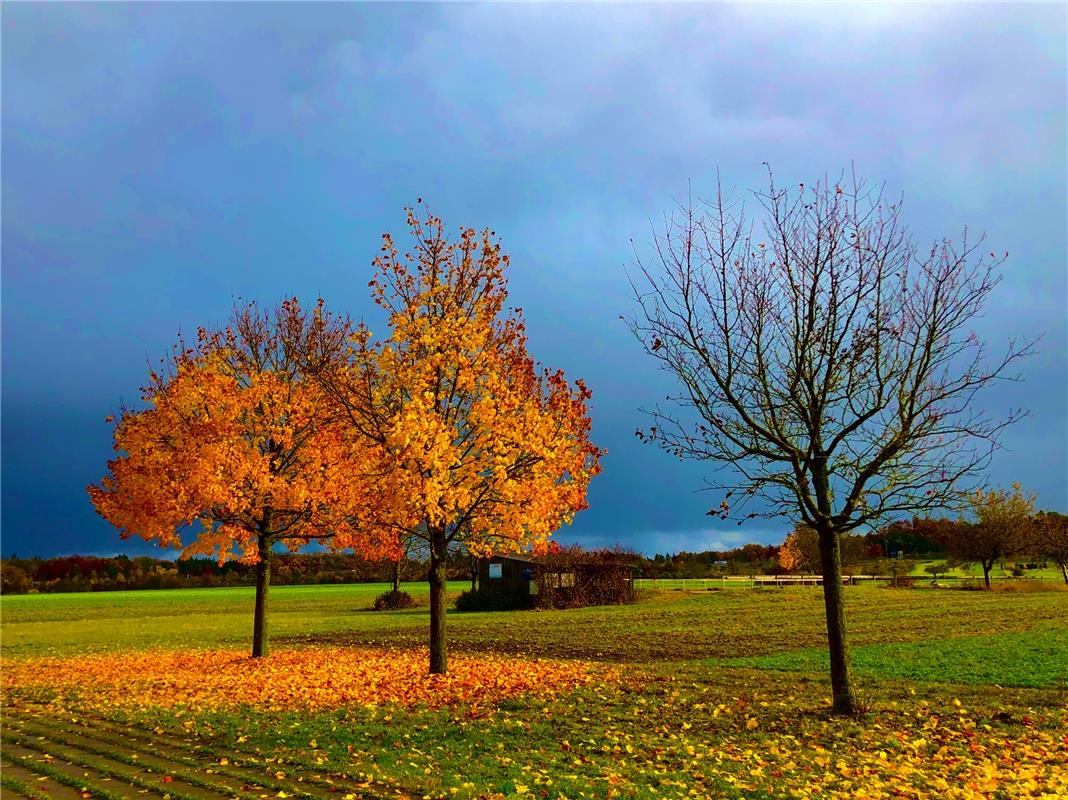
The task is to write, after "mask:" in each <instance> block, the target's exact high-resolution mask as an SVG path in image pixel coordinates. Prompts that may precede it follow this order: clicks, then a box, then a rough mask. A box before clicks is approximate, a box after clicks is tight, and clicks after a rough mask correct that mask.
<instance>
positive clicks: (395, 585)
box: [393, 560, 401, 592]
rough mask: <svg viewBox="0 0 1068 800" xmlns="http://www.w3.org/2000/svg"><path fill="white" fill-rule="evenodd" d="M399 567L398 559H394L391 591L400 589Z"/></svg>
mask: <svg viewBox="0 0 1068 800" xmlns="http://www.w3.org/2000/svg"><path fill="white" fill-rule="evenodd" d="M400 569H401V562H400V560H397V561H394V562H393V591H394V592H399V591H400Z"/></svg>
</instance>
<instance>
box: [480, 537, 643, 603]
mask: <svg viewBox="0 0 1068 800" xmlns="http://www.w3.org/2000/svg"><path fill="white" fill-rule="evenodd" d="M478 585H479V588H480V589H486V590H490V591H501V592H506V593H514V594H515V596H516V605H520V606H526V607H531V608H577V607H579V606H592V605H619V604H621V603H630V602H633V601H634V568H633V566H632V564H631V562H630V560H629V559H628V558H627V557H626V556H625V555H623V554H619V553H615V552H613V551H596V550H595V551H585V550H581V549H579V548H563V549H561V550H560V551H558V552H555V553H550V554H547V555H544V556H530V555H522V554H519V555H495V556H491V557H489V558H483V559H481V560H480V562H479V569H478Z"/></svg>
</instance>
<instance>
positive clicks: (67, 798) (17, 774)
mask: <svg viewBox="0 0 1068 800" xmlns="http://www.w3.org/2000/svg"><path fill="white" fill-rule="evenodd" d="M0 780H3V781H4V784H3V785H4V787H5V790H4V794H5V796H6V795H7V794H9V793H11V796H12V797H13V796H14V795H15V794H16V793H17V794H21V795H24V796H26V797H29V798H31V800H44V798H50V800H82V795H81V792H78V791H75V790H74V789H73V788H71V787H70V786H66V785H64V784H62V783H59V782H58V781H56V779H55V778H49V777H48V776H47V775H42V774H41V773H40V772H36V771H34V770H33V768H32V767H26V766H23V765H22V764H16V763H15V762H14V761H11V760H9V759H8V758H7V753H6V752H5V753H4V758H3V760H2V761H0ZM18 784H21V785H18Z"/></svg>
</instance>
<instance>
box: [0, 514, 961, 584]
mask: <svg viewBox="0 0 1068 800" xmlns="http://www.w3.org/2000/svg"><path fill="white" fill-rule="evenodd" d="M843 538H844V539H845V540H846V541H843V548H842V550H843V556H844V559H843V560H844V561H846V562H849V563H861V562H865V561H874V560H877V559H880V558H887V557H893V556H896V555H897V553H898V552H902V553H903V554H906V555H908V556H917V557H921V556H922V557H936V556H943V555H945V551H944V548H943V547H942V545H941V544H940V543H939V542H938V541H937V540H935V539H934V538H931V537H929V536H927V535H925V534H924V533H921V532H917V531H914V530H912V529H911V527H910V526H908V525H900V524H895V525H889V526H885V527H884V528H882V529H880V530H878V531H874V532H871V533H868V534H865V535H857V536H848V537H843ZM780 547H781V545H776V544H757V543H747V544H744V545H741V546H739V547H735V548H730V549H727V550H702V551H695V552H690V551H685V550H682V551H678V552H674V553H657V554H654V555H652V556H646V555H644V554H641V553H638V552H635V551H632V550H628V549H626V548H622V547H617V548H616V550H617V551H618V552H620V553H622V554H625V555H626V557H627V558H628V559H630V560H631V561H632V563H633V566H634V576H635V577H638V578H665V579H669V578H706V577H718V576H721V575H778V574H785V573H787V572H790V571H791V570H787V569H785V568H784V567H783V566H782V565H781V564H780V560H779V549H780ZM588 549H589V550H596V549H598V548H588ZM273 558H274V559H275V564H276V566H275V568H274V575H273V579H272V582H273V583H275V584H276V585H283V586H293V585H316V584H351V583H390V582H392V581H393V580H394V572H395V570H396V563H395V562H391V561H382V560H377V561H372V560H368V559H364V558H361V557H360V556H358V555H355V554H347V553H276V554H274V556H273ZM428 567H429V559H427V558H420V557H407V558H405V559H403V560H402V561H401V562H400V581H401V583H418V582H424V581H426V579H427V576H426V571H427V569H428ZM474 571H475V567H474V562H473V560H472V557H471V556H469V555H466V554H457V555H456V556H454V557H453V558H451V559H450V563H449V578H450V579H451V580H459V581H469V580H471V578H472V573H473V572H474ZM255 579H256V566H255V564H245V563H242V562H240V561H227V562H224V563H222V564H220V563H219V562H218V561H217V560H215V559H213V558H207V557H192V558H186V559H182V558H170V559H168V558H161V557H156V556H127V555H125V554H117V555H115V556H110V557H108V556H83V555H67V556H53V557H47V558H46V557H41V556H31V557H28V558H20V557H18V556H17V555H16V554H12V555H11V556H10V557H7V558H2V559H0V593H3V594H26V593H30V592H37V593H43V594H50V593H62V592H92V591H126V590H146V589H181V588H211V587H227V586H252V585H254V584H255Z"/></svg>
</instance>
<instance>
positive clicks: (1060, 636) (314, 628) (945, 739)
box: [0, 583, 1068, 800]
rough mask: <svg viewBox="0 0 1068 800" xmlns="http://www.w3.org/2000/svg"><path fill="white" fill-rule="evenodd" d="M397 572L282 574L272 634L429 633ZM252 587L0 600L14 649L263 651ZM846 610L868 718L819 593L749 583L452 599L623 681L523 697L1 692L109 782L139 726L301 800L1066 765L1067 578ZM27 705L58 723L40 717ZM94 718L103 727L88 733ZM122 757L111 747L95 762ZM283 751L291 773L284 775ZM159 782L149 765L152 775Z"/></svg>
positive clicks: (726, 788)
mask: <svg viewBox="0 0 1068 800" xmlns="http://www.w3.org/2000/svg"><path fill="white" fill-rule="evenodd" d="M385 588H387V587H385V586H384V585H374V586H366V585H365V586H323V587H318V586H316V587H276V588H274V589H272V591H271V599H270V604H271V605H270V633H271V641H272V644H273V646H274V647H276V648H277V647H283V646H287V647H315V646H318V645H327V644H328V645H353V646H360V645H375V646H387V647H423V646H425V643H426V637H427V628H428V609H427V607H426V605H425V602H426V589H425V585H418V584H414V585H408V586H406V587H405V588H406V590H407V591H409V592H411V593H412V594H413V595H414V596H416V597H417V598H420V599H421V600H422V601H423V603H424V604H423V605H422V606H420V607H417V608H415V609H411V610H406V611H397V612H372V611H369V610H368V608H369V606H370V604H371V602H372V600H373V599H374V597H375V596H376V595H377V594H379V593H381V592H382V591H383V590H384V589H385ZM463 588H465V585H464V584H462V583H457V584H454V585H453V586H452V587H451V589H452V590H453V591H456V592H459V591H460V590H462V589H463ZM252 601H253V592H252V590H251V589H246V588H235V589H201V590H183V591H179V590H174V591H158V592H128V593H106V594H105V593H99V594H70V595H36V596H21V597H4V598H0V620H2V621H0V654H2V657H3V658H4V659H13V658H16V659H21V658H32V657H37V656H45V655H73V654H78V653H83V652H89V651H102V650H130V649H143V648H146V647H173V648H191V647H220V646H222V647H236V648H248V647H249V646H250V640H251V628H252ZM846 603H847V620H848V624H849V635H850V640H851V642H852V644H853V653H854V660H855V668H856V675H857V679H858V684H859V686H860V690H861V695H862V697H863V698H864V700H865V703H866V704H868V706H869V707H870V709H871V711H870V713H869V714H868V715H867V716H866V717H863V718H860V719H849V720H835V719H832V718H829V717H828V716H827V714H826V710H827V704H828V695H829V690H828V686H827V679H826V656H825V654H824V651H823V648H824V646H825V641H826V632H825V623H824V617H823V599H822V592H821V591H820V590H819V589H814V588H811V587H809V588H801V587H797V588H784V589H760V590H753V589H746V588H739V589H736V590H735V589H732V590H730V591H718V592H679V591H645V592H642V593H641V597H640V602H638V603H636V604H634V605H631V606H615V607H602V608H589V609H576V610H571V611H554V612H509V613H471V614H459V613H450V615H449V623H448V624H449V631H448V638H449V644H450V649H451V651H452V652H457V651H463V652H473V653H480V652H486V653H507V654H524V655H530V656H537V657H546V656H551V657H562V658H583V659H589V660H595V661H600V662H606V663H608V664H611V665H615V666H616V667H617V668H618V671H619V675H620V680H618V681H614V682H608V683H605V684H595V685H592V686H589V687H587V688H584V689H581V690H579V691H577V692H573V693H569V694H566V695H549V696H547V697H542V698H539V699H536V700H535V699H531V698H518V699H514V700H510V701H507V702H505V703H503V704H501V705H500V706H499V707H498V708H496V709H495V710H493V711H491V712H488V713H487V712H480V713H478V714H473V715H472V714H470V713H469V710H468V709H465V708H444V709H437V710H426V709H416V710H405V709H402V708H398V707H390V706H385V707H379V708H362V707H353V708H342V709H337V710H333V711H326V712H317V713H306V712H286V711H270V710H267V709H263V708H241V709H237V710H233V709H231V710H226V709H212V708H196V709H176V710H163V709H154V708H141V709H139V710H136V711H127V712H120V711H114V712H113V713H111V714H110V716H109V718H108V719H107V720H99V719H94V718H93V717H92V715H91V714H90V715H83V714H80V713H78V711H77V709H76V708H71V709H66V713H63V714H57V713H56V712H55V710H49V709H48V707H47V706H42V705H38V704H37V703H35V702H34V701H35V700H37V699H45V695H41V696H40V697H35V696H34V695H33V694H32V693H30V692H28V693H25V694H22V695H20V694H19V693H18V692H17V691H16V692H15V694H14V695H13V697H14V701H15V704H14V705H13V706H12V705H8V706H6V707H5V714H8V715H12V714H14V717H13V720H14V727H12V722H11V720H12V718H11V717H9V723H8V725H9V726H8V728H7V730H8V731H9V733H8V734H7V735H8V736H16V735H22V734H17V730H18V729H19V727H20V726H23V728H22V729H24V730H25V731H26V734H25V735H24V738H23V739H22V741H24V742H25V743H26V745H27V746H32V747H35V748H37V749H39V750H47V749H49V748H51V747H52V746H51V745H49V744H47V742H44V743H42V742H40V741H39V740H38V739H36V738H35V736H32V735H30V734H31V733H33V732H35V731H38V730H41V729H42V728H40V726H44V727H49V726H50V729H51V730H53V731H55V736H57V737H59V738H60V739H62V738H63V737H64V736H66V737H68V740H69V741H72V742H75V743H77V742H79V741H80V742H81V745H80V747H81V748H82V755H81V756H79V758H80V759H81V762H82V763H85V764H91V765H96V768H97V772H98V773H99V774H100V775H104V774H105V772H106V773H107V774H112V773H115V774H119V773H121V772H122V771H123V770H124V769H126V768H127V767H128V766H129V765H128V764H127V761H128V760H129V759H130V753H128V752H127V751H126V749H122V750H116V751H115V752H114V753H113V754H112V752H111V750H110V749H108V748H107V747H105V744H106V742H111V741H115V742H119V741H122V742H128V743H129V745H128V747H129V749H130V750H131V751H132V750H138V751H140V752H144V753H154V755H155V757H157V758H173V759H177V761H176V763H178V762H180V766H181V769H179V768H178V767H175V768H174V769H175V773H176V774H175V778H176V780H177V779H178V778H182V779H184V780H185V781H186V782H187V785H189V786H198V785H200V786H207V785H208V784H214V783H215V782H217V781H219V780H222V779H223V778H224V777H226V776H227V775H228V774H229V773H228V772H227V771H228V770H229V771H233V777H235V779H236V776H238V775H239V774H244V773H241V772H240V771H241V770H244V771H245V772H247V771H248V770H249V769H252V768H253V767H256V765H259V767H256V768H259V769H261V770H262V768H263V765H265V764H267V763H268V762H267V761H266V759H267V758H270V759H271V761H270V762H269V763H270V764H271V765H272V766H271V768H270V769H268V770H267V771H266V772H264V773H263V774H262V775H261V778H260V780H261V784H262V785H263V786H264V787H265V788H267V789H269V791H270V794H271V796H275V795H276V794H277V792H278V791H282V789H280V788H279V787H284V786H288V785H290V784H287V781H292V780H294V778H292V776H295V775H299V776H302V777H301V778H300V780H303V781H304V782H303V783H301V784H300V785H299V786H297V784H295V783H293V784H292V787H293V791H290V789H289V788H286V789H285V790H284V791H285V793H286V794H288V795H289V796H291V797H296V796H297V795H298V794H299V792H300V791H301V789H300V787H304V788H307V789H309V790H310V789H311V788H313V787H315V786H319V787H320V788H321V787H322V786H324V785H330V784H329V781H334V780H337V781H343V780H350V781H351V782H352V783H353V785H363V782H365V781H366V780H368V779H370V781H371V784H372V785H373V786H375V787H379V788H380V789H381V795H380V796H382V797H385V796H389V797H413V798H419V797H423V796H429V797H431V798H446V797H448V798H451V797H457V798H458V800H468V798H470V799H471V800H474V798H500V797H515V798H519V797H523V798H524V800H525V798H526V797H530V796H535V797H545V798H559V797H567V798H576V797H586V798H591V799H592V798H605V797H610V796H616V795H617V794H618V796H620V797H632V798H640V799H642V800H644V799H645V798H648V799H649V800H652V798H660V797H669V798H670V797H678V798H682V797H739V798H743V797H744V798H761V797H785V796H792V795H794V794H797V793H801V792H802V791H809V792H810V793H812V794H813V795H815V794H820V795H821V796H828V797H830V796H835V793H836V792H837V793H838V796H840V797H850V796H854V795H856V794H858V793H864V792H867V793H868V794H869V795H871V794H878V793H877V792H874V790H873V789H872V786H873V785H874V784H872V783H870V782H868V783H865V782H864V781H869V779H871V780H874V778H872V777H871V776H872V775H874V774H876V773H873V772H872V766H871V765H872V764H879V763H882V762H880V759H881V758H889V761H888V762H887V763H888V764H892V765H893V769H890V768H889V767H888V768H887V770H886V772H885V774H883V773H878V774H879V775H882V777H881V778H879V779H880V780H881V779H884V778H885V779H886V780H888V781H891V782H892V785H897V786H901V787H908V791H910V792H912V794H913V795H914V796H915V795H917V793H918V794H919V795H922V794H923V793H924V792H931V791H935V790H934V789H932V788H931V787H932V786H935V785H936V784H937V781H938V780H941V779H946V780H950V781H951V783H952V782H953V781H958V782H959V783H961V784H962V785H963V784H965V783H967V782H968V781H970V780H973V779H975V778H974V776H970V773H968V774H966V773H965V772H964V771H966V770H967V769H970V765H976V764H981V763H983V759H984V758H986V756H985V755H984V754H985V753H987V752H991V753H995V754H999V753H1002V752H1003V751H1005V749H1006V748H1014V750H1013V753H1014V756H1013V758H1014V759H1016V761H1014V762H1013V764H1012V766H1011V769H1010V768H1009V767H1006V768H1005V769H1006V772H1005V774H1006V776H1008V777H1006V778H1005V780H1006V781H1011V780H1013V778H1012V776H1013V775H1015V774H1016V772H1020V774H1023V772H1022V770H1024V769H1025V768H1026V770H1032V771H1034V770H1038V772H1034V773H1033V774H1037V775H1039V776H1040V778H1039V779H1036V780H1041V781H1052V780H1054V778H1055V775H1056V774H1057V773H1056V770H1057V769H1060V768H1061V765H1063V763H1064V761H1065V745H1064V740H1063V730H1064V729H1065V726H1066V725H1068V711H1066V709H1068V704H1066V699H1068V687H1066V686H1065V682H1064V677H1065V675H1066V674H1068V592H1061V591H1051V592H1034V593H1029V592H1020V593H1000V592H963V591H951V590H944V591H942V590H904V589H899V590H895V589H889V588H881V587H871V586H864V587H849V588H847V589H846ZM27 713H37V714H40V720H41V721H40V722H39V723H38V722H34V721H33V719H31V720H30V721H28V722H27V721H25V720H24V719H23V716H22V715H25V714H27ZM126 724H134V725H136V726H137V727H136V729H135V733H134V734H131V735H130V736H125V735H123V734H122V733H121V726H122V725H126ZM78 726H85V729H86V730H87V731H89V732H90V733H89V734H87V735H90V736H91V737H95V738H93V739H92V741H86V740H85V739H84V738H83V739H78V738H77V736H76V734H77V729H78ZM136 731H140V732H141V733H140V734H136ZM976 736H978V738H976ZM154 741H155V742H157V743H158V747H156V748H154V747H153V744H152V743H153V742H154ZM93 742H96V744H94V743H93ZM101 742H104V743H105V744H101ZM976 744H978V746H979V749H975V748H974V747H973V745H976ZM124 747H125V745H124ZM57 752H58V751H57ZM880 753H882V754H883V755H882V756H880V755H879V754H880ZM938 753H943V754H947V753H948V754H950V755H952V757H953V758H954V759H955V760H954V761H953V762H952V763H953V764H954V765H955V766H952V767H946V766H944V765H942V764H940V763H939V762H938V761H937V758H936V755H937V754H938ZM886 754H889V755H886ZM105 756H107V757H108V758H110V759H111V761H109V762H108V764H103V763H101V762H100V759H104V758H105ZM179 756H181V757H182V758H185V757H186V756H189V757H195V758H201V759H203V764H205V765H213V764H214V765H218V764H219V763H220V761H221V760H222V759H223V758H227V759H228V760H229V761H230V766H216V769H218V770H219V771H218V772H217V773H207V772H204V771H194V772H190V771H189V770H195V769H196V768H195V766H194V765H193V764H192V763H191V762H187V761H184V760H182V759H181V758H179ZM998 758H1001V756H998ZM255 759H259V760H255ZM239 762H240V764H241V766H240V767H237V766H235V765H237V764H238V763H239ZM1017 762H1018V763H1019V764H1022V765H1023V766H1020V767H1019V768H1018V766H1017ZM19 763H20V764H21V763H24V762H21V761H20V762H19ZM997 763H1003V762H997ZM1006 763H1007V762H1006ZM828 764H832V765H835V764H844V765H845V771H843V770H842V769H841V768H839V767H835V769H834V770H831V772H828V771H827V770H828V766H827V765H828ZM109 765H110V766H109ZM249 765H252V766H249ZM275 765H276V766H277V770H278V771H279V772H284V773H285V774H286V775H287V776H288V777H286V778H277V777H276V776H275V772H274V770H275ZM901 765H913V767H914V768H915V772H914V773H913V772H907V771H905V770H904V768H903V767H901ZM105 767H107V769H106V770H105ZM46 768H47V765H45V766H42V767H41V768H40V770H44V769H46ZM977 768H978V767H977ZM35 769H36V767H35ZM40 770H38V771H40ZM107 770H110V772H108V771H107ZM235 770H236V771H235ZM54 772H55V771H54V770H53V771H52V772H50V773H48V774H53V773H54ZM876 772H878V771H877V770H876ZM42 774H43V773H42ZM1028 774H1031V773H1028ZM198 776H199V778H198ZM157 779H158V777H151V776H150V777H149V778H144V776H142V778H141V779H139V780H141V783H140V784H136V785H137V786H142V787H143V786H145V785H147V784H146V781H148V782H151V781H152V780H157ZM102 780H103V779H101V781H102ZM116 780H117V779H116ZM242 780H243V779H242ZM316 781H319V783H316ZM324 781H326V782H327V783H325V784H324V783H323V782H324ZM97 785H98V786H101V787H102V788H103V787H107V786H109V785H113V784H108V783H106V782H102V783H99V784H97ZM954 785H955V784H954ZM1005 785H1006V786H1007V785H1008V784H1005ZM1051 785H1052V784H1051ZM1065 786H1066V787H1068V783H1066V784H1065ZM382 787H384V788H382ZM11 788H12V789H13V790H17V787H15V786H12V787H11ZM454 790H455V791H454ZM614 793H615V794H614ZM174 796H175V797H177V795H174ZM343 796H344V793H342V794H339V795H338V797H343ZM376 796H377V795H376Z"/></svg>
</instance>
